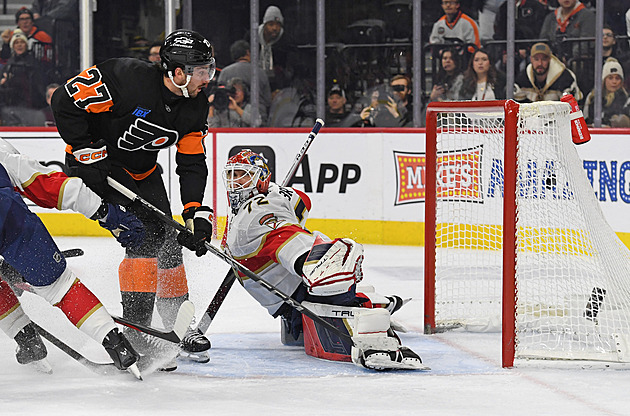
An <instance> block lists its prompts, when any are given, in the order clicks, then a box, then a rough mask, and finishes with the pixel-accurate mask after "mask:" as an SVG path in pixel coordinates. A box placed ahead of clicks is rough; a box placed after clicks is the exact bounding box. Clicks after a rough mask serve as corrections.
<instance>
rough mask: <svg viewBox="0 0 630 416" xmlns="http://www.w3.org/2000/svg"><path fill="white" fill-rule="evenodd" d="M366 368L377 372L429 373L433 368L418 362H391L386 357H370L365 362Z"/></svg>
mask: <svg viewBox="0 0 630 416" xmlns="http://www.w3.org/2000/svg"><path fill="white" fill-rule="evenodd" d="M364 367H366V368H369V369H371V370H376V371H390V370H420V371H428V370H430V369H431V368H430V367H427V366H426V365H424V364H422V363H421V362H419V361H417V360H408V359H406V360H403V361H402V362H400V361H391V360H390V359H388V358H386V357H369V358H367V359H366V360H365V365H364Z"/></svg>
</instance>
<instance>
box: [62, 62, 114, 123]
mask: <svg viewBox="0 0 630 416" xmlns="http://www.w3.org/2000/svg"><path fill="white" fill-rule="evenodd" d="M65 89H66V92H67V93H68V95H69V96H70V97H72V99H73V100H74V105H76V106H77V107H79V108H80V109H82V110H85V111H87V112H90V113H102V112H105V111H108V110H109V109H110V107H111V106H112V105H114V102H113V101H112V96H111V94H110V93H109V90H108V89H107V85H105V84H103V77H102V75H101V71H99V70H98V68H97V67H95V66H93V67H91V68H88V69H86V70H85V71H83V72H81V73H80V74H79V75H77V76H76V77H74V78H72V79H71V80H70V81H68V82H67V83H66V86H65Z"/></svg>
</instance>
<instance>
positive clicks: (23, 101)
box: [0, 0, 630, 127]
mask: <svg viewBox="0 0 630 416" xmlns="http://www.w3.org/2000/svg"><path fill="white" fill-rule="evenodd" d="M510 1H511V0H510ZM246 3H249V2H246ZM297 3H298V4H299V3H300V2H297ZM313 3H315V2H313ZM345 3H346V2H343V1H342V2H331V1H327V2H326V46H325V53H326V55H325V56H326V58H325V83H326V86H325V91H326V114H325V115H324V117H323V118H324V119H325V121H326V125H327V126H328V127H335V126H336V127H413V126H414V117H413V114H414V112H413V103H414V100H413V93H415V94H420V95H421V99H420V101H419V102H420V103H421V106H422V107H423V110H424V108H426V105H427V104H428V103H429V102H431V101H445V100H493V99H504V98H506V97H507V96H508V91H509V92H510V94H513V97H514V99H516V100H517V101H521V102H531V101H539V100H559V99H560V97H561V96H562V95H563V94H565V93H570V94H572V95H573V96H574V97H575V98H576V99H577V100H578V102H579V103H580V106H581V108H582V109H583V111H584V114H585V117H586V120H587V122H588V123H589V124H592V123H593V120H594V119H595V114H594V111H595V107H596V106H595V105H594V98H595V94H594V92H593V89H594V88H600V86H601V89H602V113H601V121H602V124H603V125H604V126H612V127H630V100H629V96H628V92H627V90H628V88H629V87H630V79H628V78H626V77H625V74H627V73H628V71H630V68H629V67H628V65H629V64H630V53H629V50H630V48H629V44H628V36H627V34H628V31H629V30H630V28H629V27H627V21H629V22H630V10H629V9H630V1H628V0H624V1H621V0H620V1H617V2H614V3H613V2H611V1H608V2H607V4H606V5H605V9H604V11H605V13H604V28H603V31H602V35H603V40H602V47H603V62H601V65H602V79H601V80H594V77H593V73H594V71H593V68H594V65H595V62H594V58H593V57H594V50H595V40H594V39H595V27H596V25H595V19H596V15H595V11H594V10H595V0H591V1H590V2H589V1H584V2H580V1H578V0H518V1H516V8H515V19H516V20H515V25H514V27H515V39H516V42H515V50H516V53H515V54H514V56H513V59H514V68H515V73H514V77H513V79H514V85H513V86H511V85H507V84H506V69H507V61H508V59H509V58H508V56H507V53H506V42H505V39H506V27H507V26H506V24H505V22H506V18H507V7H506V6H507V3H506V2H505V1H502V0H485V1H484V0H433V1H425V2H422V3H423V5H422V21H423V25H422V30H421V33H422V34H421V39H422V43H423V48H422V59H421V61H420V62H422V68H421V71H420V73H421V76H420V77H419V79H417V80H414V81H415V83H416V84H417V85H414V83H412V80H413V79H414V77H413V74H412V69H413V68H412V63H413V56H412V51H413V48H412V46H413V44H412V38H413V30H412V3H413V0H373V1H367V0H364V1H358V2H354V4H355V5H354V6H350V5H349V4H345ZM350 3H353V2H350ZM187 4H189V5H190V4H192V5H194V6H195V7H202V6H203V7H206V8H211V7H216V6H208V5H205V6H204V5H200V3H199V2H197V3H195V2H192V1H191V2H188V3H187ZM276 4H277V5H276ZM276 4H272V3H270V2H261V7H260V15H261V16H260V20H259V22H260V26H259V27H258V33H257V35H258V36H257V39H258V47H259V49H258V53H257V54H255V55H257V56H256V57H257V62H255V63H253V62H252V61H251V57H252V53H251V50H250V42H249V40H250V39H251V37H250V33H249V27H248V26H247V24H244V25H243V27H242V28H241V29H240V30H238V28H234V27H231V28H230V30H229V34H226V33H225V31H222V33H221V35H220V36H219V35H217V34H214V36H213V34H212V33H209V34H206V36H207V37H208V38H209V39H210V40H211V41H212V42H214V43H215V50H216V54H217V62H218V66H219V69H220V71H219V72H218V75H217V76H216V77H215V79H214V80H213V82H212V84H211V85H210V86H209V87H208V91H207V93H208V96H209V101H210V102H211V107H210V111H209V114H208V121H209V126H210V127H306V126H308V127H310V126H312V125H313V123H314V120H315V119H316V118H317V117H318V116H319V117H321V116H322V115H321V114H316V113H317V106H316V91H317V82H316V79H317V77H316V70H315V69H316V62H315V56H316V53H315V44H316V41H315V39H316V37H315V32H314V30H313V28H312V27H311V28H308V27H305V25H304V24H303V22H304V19H305V16H304V15H308V14H309V12H310V11H312V8H311V9H308V10H305V7H306V8H308V7H309V6H300V5H298V6H293V5H291V4H292V2H288V1H278V2H276ZM197 10H200V9H197ZM242 10H243V9H241V11H242ZM194 12H195V9H193V13H194ZM241 14H242V13H241ZM245 18H247V16H245ZM197 20H199V19H197ZM312 20H314V19H312ZM139 21H140V22H142V21H148V20H147V19H144V20H142V19H140V20H139ZM245 21H247V20H246V19H245ZM77 22H78V3H77V1H76V0H74V1H72V0H65V1H64V0H62V1H50V0H35V1H34V2H33V4H27V5H25V7H24V8H22V9H20V10H19V11H18V12H17V13H16V14H15V27H12V28H10V29H7V30H5V31H3V32H2V35H1V37H2V41H3V43H2V49H1V51H0V64H1V69H0V121H1V124H2V125H4V126H25V125H27V126H54V119H53V118H52V115H51V112H50V109H49V104H50V100H49V97H50V95H51V94H52V92H54V89H55V88H57V87H58V86H59V85H60V84H63V83H64V82H65V81H66V80H67V79H68V78H70V77H71V76H73V75H74V74H76V73H78V72H79V71H80V69H81V68H79V67H78V50H79V48H78V44H79V40H78V24H77ZM181 23H182V22H181V19H180V22H179V26H178V27H182V24H181ZM195 25H199V24H198V23H197V21H195V20H193V27H192V29H194V30H198V31H200V32H201V33H202V34H203V33H204V27H203V26H202V27H195ZM142 29H143V28H142V27H141V24H140V26H139V27H138V29H137V31H138V32H137V33H135V34H134V33H132V34H129V33H126V34H125V36H126V38H125V36H123V38H125V39H124V41H125V42H123V43H125V50H124V52H122V53H120V52H117V53H116V52H111V51H109V50H108V49H107V48H103V49H102V50H101V51H100V52H101V53H100V54H99V53H96V54H95V56H96V59H97V62H99V59H100V60H102V59H106V58H108V57H115V56H121V55H126V56H130V57H135V58H139V59H144V60H149V61H153V62H159V49H160V41H161V39H163V36H164V34H163V33H162V34H161V35H159V36H156V37H151V38H147V37H146V36H144V35H143V34H142V33H145V32H146V31H143V30H142ZM95 32H98V31H97V30H95ZM127 38H128V39H127ZM101 41H102V40H101ZM95 44H96V45H97V46H95V48H98V44H99V37H98V33H96V34H95ZM108 53H109V55H110V56H107V54H108ZM103 54H105V55H106V56H103ZM252 65H256V66H257V67H258V69H257V71H258V79H259V83H258V86H259V87H258V94H257V97H258V100H255V101H257V102H258V107H257V109H253V108H252V106H251V103H250V96H251V94H250V89H251V72H252V71H251V66H252ZM416 102H418V101H416Z"/></svg>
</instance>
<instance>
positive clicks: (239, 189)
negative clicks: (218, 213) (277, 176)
mask: <svg viewBox="0 0 630 416" xmlns="http://www.w3.org/2000/svg"><path fill="white" fill-rule="evenodd" d="M270 181H271V171H270V170H269V167H268V166H267V161H266V160H265V159H264V158H263V157H262V156H261V155H259V154H258V153H254V152H252V151H251V150H249V149H243V150H241V151H240V152H239V153H237V154H235V155H234V156H232V157H231V158H229V159H228V162H227V164H226V165H225V167H224V168H223V183H224V184H225V189H226V190H227V193H228V199H229V200H230V207H231V208H232V212H234V213H236V212H237V211H238V209H239V208H240V206H241V205H242V204H243V203H244V202H245V201H247V200H248V199H250V198H251V197H253V196H254V195H256V194H258V193H261V194H266V193H267V191H268V190H269V182H270Z"/></svg>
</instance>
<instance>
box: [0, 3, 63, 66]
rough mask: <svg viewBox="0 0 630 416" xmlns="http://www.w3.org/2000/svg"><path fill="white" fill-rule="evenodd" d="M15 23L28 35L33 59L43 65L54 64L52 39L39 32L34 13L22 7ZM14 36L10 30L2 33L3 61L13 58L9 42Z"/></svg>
mask: <svg viewBox="0 0 630 416" xmlns="http://www.w3.org/2000/svg"><path fill="white" fill-rule="evenodd" d="M15 23H17V26H18V28H19V29H20V30H21V31H22V33H24V34H25V35H26V38H27V43H28V50H29V51H31V54H32V55H33V57H34V58H35V59H37V60H38V61H39V62H41V63H43V64H52V63H53V44H52V41H53V40H52V37H51V36H50V35H49V34H48V33H46V32H44V31H43V30H39V29H38V28H37V26H35V25H34V24H33V12H32V11H31V10H29V9H27V8H26V7H22V8H21V9H20V10H18V11H17V13H16V14H15ZM12 36H13V31H12V30H10V29H7V30H5V31H4V32H2V35H1V37H2V40H3V42H4V44H3V45H2V51H1V52H0V58H2V59H8V58H9V57H10V56H11V48H10V47H9V42H10V40H11V39H12Z"/></svg>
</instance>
